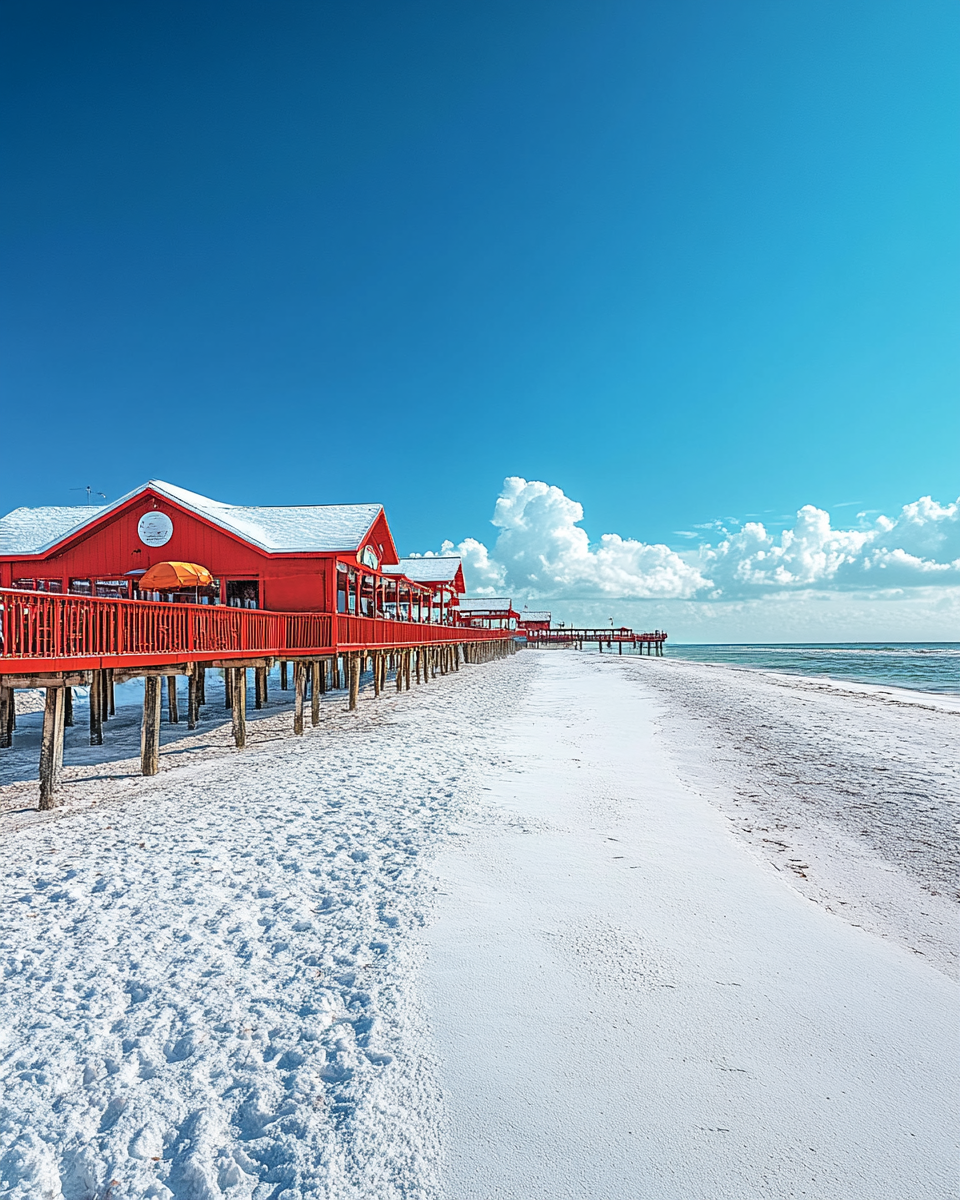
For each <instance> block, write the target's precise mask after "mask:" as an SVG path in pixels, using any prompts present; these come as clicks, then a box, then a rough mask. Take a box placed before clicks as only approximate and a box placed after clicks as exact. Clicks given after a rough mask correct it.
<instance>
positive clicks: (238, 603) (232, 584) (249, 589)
mask: <svg viewBox="0 0 960 1200" xmlns="http://www.w3.org/2000/svg"><path fill="white" fill-rule="evenodd" d="M227 604H229V605H230V607H231V608H259V607H260V583H259V580H256V579H228V580H227Z"/></svg>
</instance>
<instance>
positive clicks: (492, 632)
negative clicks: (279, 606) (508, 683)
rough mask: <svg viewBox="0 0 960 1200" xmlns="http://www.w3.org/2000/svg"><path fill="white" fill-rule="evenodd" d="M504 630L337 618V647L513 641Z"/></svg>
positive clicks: (356, 648)
mask: <svg viewBox="0 0 960 1200" xmlns="http://www.w3.org/2000/svg"><path fill="white" fill-rule="evenodd" d="M512 636H513V635H512V634H511V633H510V632H509V631H506V630H500V629H465V628H464V627H463V626H462V625H419V624H417V623H416V622H415V621H391V620H389V619H388V618H383V617H350V616H344V615H343V614H342V613H341V614H338V616H337V646H338V647H339V648H341V649H344V650H362V649H363V648H364V647H365V646H372V647H377V646H425V645H437V644H441V645H442V644H443V643H447V644H450V643H452V642H469V641H474V642H477V641H490V640H491V639H492V638H501V639H502V638H505V637H512Z"/></svg>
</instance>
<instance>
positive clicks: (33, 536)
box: [0, 504, 103, 554]
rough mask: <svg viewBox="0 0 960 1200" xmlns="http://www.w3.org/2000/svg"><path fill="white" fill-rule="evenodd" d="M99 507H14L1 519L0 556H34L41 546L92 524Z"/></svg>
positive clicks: (90, 505) (99, 510) (57, 540)
mask: <svg viewBox="0 0 960 1200" xmlns="http://www.w3.org/2000/svg"><path fill="white" fill-rule="evenodd" d="M102 511H103V510H102V508H101V507H100V506H94V505H92V504H85V505H80V506H76V505H73V506H70V507H67V506H65V505H64V506H59V505H58V506H56V507H54V506H50V507H46V508H15V509H14V510H13V512H9V513H7V515H6V516H5V517H0V554H36V552H37V551H38V550H39V549H40V548H41V547H43V546H47V545H50V544H51V543H53V542H59V541H60V539H61V538H63V537H65V536H66V535H67V534H68V533H69V532H70V530H71V529H76V528H78V527H79V526H81V525H85V524H86V523H87V521H92V520H93V518H94V517H95V516H96V515H97V513H99V512H102Z"/></svg>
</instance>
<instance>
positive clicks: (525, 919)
mask: <svg viewBox="0 0 960 1200" xmlns="http://www.w3.org/2000/svg"><path fill="white" fill-rule="evenodd" d="M214 693H215V689H214V688H211V704H210V705H209V706H208V708H207V710H206V711H205V714H204V720H203V725H202V727H201V729H199V730H197V731H196V732H195V733H188V732H187V731H186V730H185V727H183V726H179V727H177V728H176V729H170V728H169V727H165V731H164V738H165V743H166V745H165V751H164V753H163V755H162V758H161V768H162V769H161V773H160V774H159V775H158V776H156V777H154V778H152V779H144V778H142V777H140V776H138V775H136V774H135V771H134V769H133V766H134V760H135V754H136V718H137V712H136V709H135V707H133V706H131V707H130V708H129V709H121V711H120V713H119V714H118V718H117V720H116V721H112V722H110V724H109V725H108V726H107V730H106V741H107V744H106V745H105V746H104V747H102V748H97V749H96V750H94V749H91V748H90V747H84V746H83V740H84V737H83V735H84V729H83V727H82V711H81V712H78V726H77V728H75V729H74V730H72V731H69V737H68V744H67V763H68V770H67V773H66V774H67V780H68V783H67V788H66V793H65V799H66V805H65V807H64V808H63V809H62V810H61V811H59V812H58V813H56V814H53V815H52V817H48V816H46V815H44V818H43V819H41V818H40V816H39V815H38V814H36V813H35V812H33V811H32V806H33V805H34V804H35V783H34V782H32V781H31V779H30V778H29V776H30V773H31V769H35V751H36V746H35V744H31V742H32V740H33V741H34V743H35V739H36V737H37V733H38V727H39V718H38V716H37V715H24V716H23V717H22V718H21V719H20V721H19V726H18V733H17V740H18V746H17V748H16V749H15V750H14V751H13V752H12V753H11V752H4V754H3V756H2V757H0V769H2V770H3V773H4V774H3V783H4V785H3V788H2V792H0V829H2V831H3V834H4V837H3V842H2V845H3V849H2V851H0V854H2V861H3V871H2V876H0V886H2V889H3V901H2V903H3V911H4V912H5V914H6V915H7V916H6V920H5V923H4V930H3V934H2V938H0V956H2V961H3V967H4V977H5V984H4V989H3V995H2V998H0V1018H2V1019H0V1030H2V1035H0V1037H2V1042H0V1055H2V1059H0V1070H2V1078H3V1083H4V1087H3V1095H2V1100H0V1189H2V1191H0V1194H3V1195H9V1196H11V1197H17V1198H23V1200H26V1198H27V1197H30V1198H34V1197H43V1198H47V1197H50V1198H52V1200H58V1198H59V1197H61V1196H62V1197H64V1198H65V1200H81V1198H83V1200H86V1198H87V1197H93V1196H97V1197H103V1196H106V1195H109V1196H110V1197H111V1198H112V1200H120V1198H121V1197H141V1196H144V1197H146V1196H149V1197H157V1198H169V1197H177V1198H178V1200H179V1198H180V1197H184V1198H185V1197H191V1198H192V1197H203V1198H206V1197H222V1196H227V1197H243V1198H245V1200H247V1198H249V1200H266V1198H268V1197H269V1198H271V1200H294V1198H297V1197H301V1196H302V1197H307V1196H309V1197H314V1196H317V1197H321V1196H322V1197H330V1198H333V1197H337V1198H338V1200H340V1198H343V1197H370V1198H373V1197H376V1198H377V1200H381V1198H393V1197H396V1198H398V1200H399V1198H400V1197H405V1198H411V1197H416V1198H417V1200H420V1198H421V1197H423V1198H424V1200H430V1198H431V1197H437V1198H439V1197H447V1198H448V1200H474V1198H478V1200H479V1198H482V1200H487V1198H490V1200H492V1198H493V1197H498V1198H500V1197H518V1198H519V1197H523V1198H525V1200H526V1198H531V1197H533V1198H537V1200H539V1198H540V1197H544V1198H545V1197H548V1196H549V1197H553V1198H556V1197H562V1198H567V1197H569V1198H574V1197H576V1198H579V1197H604V1198H613V1197H623V1198H624V1200H634V1198H636V1197H640V1196H644V1197H645V1196H649V1197H656V1198H657V1200H660V1198H673V1197H676V1198H677V1200H680V1198H681V1197H682V1198H684V1200H686V1198H689V1197H704V1198H706V1197H710V1198H711V1200H712V1198H713V1197H731V1198H733V1197H745V1196H747V1197H794V1196H810V1197H817V1198H818V1200H821V1198H828V1200H834V1198H836V1200H859V1198H861V1197H862V1198H863V1200H885V1198H887V1197H889V1198H890V1200H893V1198H894V1197H896V1198H897V1200H901V1198H903V1197H920V1196H922V1197H924V1198H927V1197H936V1198H939V1197H944V1198H946V1197H952V1196H955V1195H956V1135H957V1124H958V1122H957V1118H956V1113H957V1104H956V1097H957V1082H958V1080H957V1065H956V1064H957V1054H956V1051H957V1033H956V1030H957V1021H956V1017H957V988H956V983H955V979H954V978H953V977H952V975H954V974H955V958H954V955H953V950H954V945H955V941H956V930H957V922H956V915H957V901H956V889H955V881H954V879H953V877H952V875H951V871H952V862H953V860H952V858H951V853H952V851H951V846H950V839H951V838H954V837H955V835H956V819H957V816H956V811H955V807H954V806H955V804H956V798H957V795H958V787H957V766H956V756H955V753H954V750H953V748H954V747H955V745H956V737H957V730H958V720H960V716H958V715H957V714H956V713H955V712H951V711H948V706H947V707H945V708H939V707H936V706H935V705H928V704H926V703H925V699H924V697H923V696H921V695H917V696H915V697H910V696H908V697H907V698H906V700H904V699H903V697H896V696H878V695H868V694H866V693H864V692H863V691H858V690H857V689H839V688H832V687H829V686H826V685H821V684H819V683H816V682H813V681H809V680H803V679H798V678H793V679H789V680H785V679H784V678H774V677H771V676H767V675H763V674H761V673H758V672H747V671H735V670H732V669H730V668H726V667H709V666H704V665H701V664H691V663H681V662H677V661H672V660H670V659H669V658H667V659H663V660H655V659H649V660H647V659H643V660H640V659H631V658H623V659H620V658H611V657H607V656H604V657H603V658H600V657H599V656H596V655H588V654H577V653H575V652H571V651H543V652H534V651H526V652H524V653H522V654H520V655H518V656H517V657H516V658H515V659H511V660H508V661H504V662H497V663H493V664H488V665H486V666H482V667H471V668H464V669H462V670H461V671H460V672H458V673H456V674H454V675H450V676H447V677H446V678H443V679H439V680H437V681H436V683H431V684H430V685H428V686H425V687H421V688H420V689H419V690H415V691H413V692H411V693H408V694H404V695H401V696H396V695H395V694H394V693H393V692H392V690H390V691H388V693H387V694H386V696H385V697H383V698H381V699H380V700H378V701H374V700H373V698H372V696H370V695H365V697H364V699H363V700H362V702H361V705H360V708H359V711H358V713H357V714H355V715H353V714H348V713H346V712H345V711H344V709H345V704H344V702H343V697H342V695H337V694H334V695H332V696H330V697H328V698H327V699H326V701H325V703H324V705H323V712H322V717H321V723H320V725H319V726H318V727H317V728H316V729H308V731H307V734H306V736H305V737H304V738H303V739H294V738H293V737H292V736H290V715H289V706H288V704H287V702H286V696H287V695H289V693H287V694H282V693H278V692H275V693H273V694H272V697H271V706H270V707H269V708H268V709H267V710H266V711H265V712H263V713H253V712H251V714H250V716H251V718H252V719H251V726H250V737H249V745H248V749H247V750H246V751H244V752H241V753H238V752H236V751H234V750H233V749H232V748H231V746H230V745H229V741H228V730H227V727H226V724H225V722H224V720H223V710H222V709H219V708H218V707H217V703H216V696H215V694H214ZM31 722H33V724H35V725H36V726H37V730H33V727H32V725H31ZM71 764H72V765H71ZM951 887H952V890H951Z"/></svg>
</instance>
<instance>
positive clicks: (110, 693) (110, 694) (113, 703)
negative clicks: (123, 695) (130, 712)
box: [103, 667, 117, 717]
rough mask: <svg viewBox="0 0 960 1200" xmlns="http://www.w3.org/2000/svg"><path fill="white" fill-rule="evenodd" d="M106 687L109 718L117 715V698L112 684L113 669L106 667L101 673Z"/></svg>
mask: <svg viewBox="0 0 960 1200" xmlns="http://www.w3.org/2000/svg"><path fill="white" fill-rule="evenodd" d="M103 676H104V682H105V683H106V685H107V713H108V715H109V716H111V717H115V716H116V715H117V696H116V690H115V688H114V683H113V667H107V669H106V670H105V671H104V673H103Z"/></svg>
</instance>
